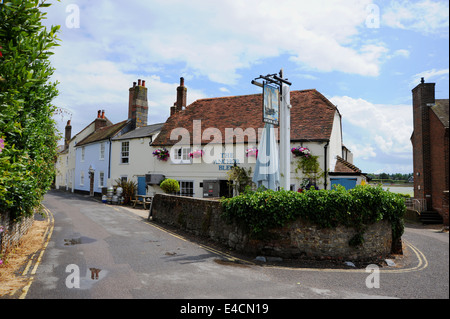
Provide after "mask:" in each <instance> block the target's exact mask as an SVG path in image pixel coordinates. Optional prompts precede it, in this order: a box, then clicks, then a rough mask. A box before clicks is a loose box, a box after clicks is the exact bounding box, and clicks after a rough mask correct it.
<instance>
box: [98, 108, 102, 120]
mask: <svg viewBox="0 0 450 319" xmlns="http://www.w3.org/2000/svg"><path fill="white" fill-rule="evenodd" d="M101 112H102V111H101V110H98V111H97V118H98V119H99V118H100V116H101V115H100V114H101Z"/></svg>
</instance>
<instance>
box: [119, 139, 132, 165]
mask: <svg viewBox="0 0 450 319" xmlns="http://www.w3.org/2000/svg"><path fill="white" fill-rule="evenodd" d="M129 157H130V142H122V152H121V159H120V162H121V163H122V164H128V163H129Z"/></svg>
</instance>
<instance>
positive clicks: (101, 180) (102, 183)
mask: <svg viewBox="0 0 450 319" xmlns="http://www.w3.org/2000/svg"><path fill="white" fill-rule="evenodd" d="M104 186H105V172H100V178H99V179H98V187H104Z"/></svg>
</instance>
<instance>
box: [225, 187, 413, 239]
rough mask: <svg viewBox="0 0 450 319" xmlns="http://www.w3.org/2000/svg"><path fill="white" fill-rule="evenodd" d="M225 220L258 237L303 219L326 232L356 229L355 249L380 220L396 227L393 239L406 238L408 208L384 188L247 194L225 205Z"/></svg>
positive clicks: (227, 200) (228, 200) (227, 199)
mask: <svg viewBox="0 0 450 319" xmlns="http://www.w3.org/2000/svg"><path fill="white" fill-rule="evenodd" d="M221 203H222V207H223V217H224V218H226V219H227V220H229V221H235V222H237V223H240V224H241V225H244V226H245V227H247V228H248V231H249V232H250V234H251V235H253V236H254V237H257V238H258V237H262V236H263V235H264V233H265V232H267V231H268V230H270V229H273V228H276V227H282V226H284V225H285V224H286V223H287V222H290V221H294V220H296V219H298V218H301V219H303V220H305V221H309V222H311V223H313V224H315V225H317V226H319V227H322V228H334V227H336V226H338V225H343V226H347V227H353V228H355V229H356V230H357V232H358V234H357V236H355V238H354V239H353V240H352V244H353V245H358V244H360V243H361V239H362V236H361V234H362V233H363V232H364V228H365V226H366V225H370V224H373V223H375V222H377V221H380V220H383V219H384V220H388V221H390V222H391V224H392V233H393V238H394V239H396V238H400V237H401V235H402V234H403V229H404V227H403V215H404V213H405V210H406V207H405V204H404V200H403V198H402V197H401V196H399V195H397V194H394V193H391V192H388V191H384V190H383V189H382V188H381V187H372V186H369V185H364V186H361V185H359V186H357V187H356V188H354V189H351V190H349V191H347V190H346V189H345V188H344V187H342V186H338V187H337V188H335V189H333V190H309V191H305V192H302V193H298V192H293V191H286V190H281V191H278V192H275V191H272V190H267V191H263V192H253V193H246V194H243V195H240V196H237V197H234V198H224V199H222V201H221Z"/></svg>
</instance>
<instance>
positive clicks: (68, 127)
mask: <svg viewBox="0 0 450 319" xmlns="http://www.w3.org/2000/svg"><path fill="white" fill-rule="evenodd" d="M71 138H72V125H70V120H68V121H67V125H66V133H65V135H64V149H65V150H66V149H67V148H68V147H69V141H70V139H71Z"/></svg>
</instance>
